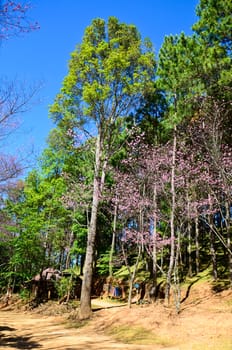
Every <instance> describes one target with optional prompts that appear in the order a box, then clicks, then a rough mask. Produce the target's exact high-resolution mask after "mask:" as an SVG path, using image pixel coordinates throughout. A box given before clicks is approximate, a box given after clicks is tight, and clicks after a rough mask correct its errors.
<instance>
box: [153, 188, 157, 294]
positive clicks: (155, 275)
mask: <svg viewBox="0 0 232 350" xmlns="http://www.w3.org/2000/svg"><path fill="white" fill-rule="evenodd" d="M153 206H154V214H153V221H154V229H153V253H152V258H153V287H155V288H156V287H157V188H156V184H155V185H154V192H153Z"/></svg>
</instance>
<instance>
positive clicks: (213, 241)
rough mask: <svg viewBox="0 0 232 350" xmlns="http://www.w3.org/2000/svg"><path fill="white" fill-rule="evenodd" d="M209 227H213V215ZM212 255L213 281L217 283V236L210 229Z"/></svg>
mask: <svg viewBox="0 0 232 350" xmlns="http://www.w3.org/2000/svg"><path fill="white" fill-rule="evenodd" d="M208 197H209V203H211V198H210V194H209V195H208ZM210 209H212V208H211V205H210ZM210 212H211V210H210ZM209 227H210V228H211V227H213V218H212V215H211V214H210V217H209ZM210 254H211V261H212V269H213V279H214V281H217V278H218V274H217V255H216V249H215V234H214V231H213V230H212V229H210Z"/></svg>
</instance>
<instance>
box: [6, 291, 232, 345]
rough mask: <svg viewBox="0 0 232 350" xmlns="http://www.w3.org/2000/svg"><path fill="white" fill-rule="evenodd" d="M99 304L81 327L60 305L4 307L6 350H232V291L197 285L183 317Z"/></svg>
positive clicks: (156, 307) (160, 308) (158, 308)
mask: <svg viewBox="0 0 232 350" xmlns="http://www.w3.org/2000/svg"><path fill="white" fill-rule="evenodd" d="M193 288H194V287H193ZM94 305H95V306H98V307H99V309H100V310H98V311H95V312H94V314H93V318H92V320H91V321H89V322H88V323H87V324H85V325H84V326H83V327H81V328H73V326H76V324H75V322H73V321H70V319H68V316H70V311H69V312H67V309H66V312H65V308H64V307H63V309H62V307H61V306H60V305H58V304H57V303H49V304H47V305H46V304H44V305H43V306H41V307H40V308H37V309H34V310H32V311H23V310H22V309H21V308H20V309H18V310H17V309H16V307H13V305H11V306H10V307H7V308H1V309H0V349H1V350H5V349H46V350H85V349H89V350H91V349H94V350H108V349H123V350H128V349H133V350H139V349H141V350H142V349H144V350H149V349H153V350H161V349H166V350H191V349H192V350H198V349H199V350H200V349H204V350H207V349H211V350H212V349H213V350H232V291H231V290H230V291H229V290H227V291H224V292H221V293H217V294H216V295H215V294H213V293H212V292H211V291H210V289H209V288H208V287H204V288H202V287H196V288H195V290H194V292H193V293H192V294H191V295H190V296H188V298H187V299H186V300H185V302H184V303H183V304H182V310H181V312H180V314H179V315H177V314H176V312H175V309H171V308H166V307H164V305H163V304H161V303H158V304H153V305H150V304H148V305H147V304H146V305H133V306H132V308H131V309H128V307H127V306H120V307H119V306H118V304H116V303H111V302H108V301H107V302H106V301H102V300H94ZM70 326H72V328H70ZM130 334H131V336H130ZM128 343H130V344H128ZM131 343H132V344H131Z"/></svg>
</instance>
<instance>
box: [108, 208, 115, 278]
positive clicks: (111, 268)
mask: <svg viewBox="0 0 232 350" xmlns="http://www.w3.org/2000/svg"><path fill="white" fill-rule="evenodd" d="M116 224H117V203H115V207H114V221H113V235H112V242H111V248H110V256H109V277H112V276H113V256H114V249H115V239H116Z"/></svg>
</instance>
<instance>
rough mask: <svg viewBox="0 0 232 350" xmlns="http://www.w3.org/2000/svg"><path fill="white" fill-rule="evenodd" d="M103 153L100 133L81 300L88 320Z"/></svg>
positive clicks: (81, 317) (82, 311)
mask: <svg viewBox="0 0 232 350" xmlns="http://www.w3.org/2000/svg"><path fill="white" fill-rule="evenodd" d="M101 153H102V143H101V134H100V133H99V135H98V137H97V140H96V151H95V171H94V181H93V200H92V208H91V218H90V225H89V228H88V240H87V249H86V255H85V264H84V274H83V281H82V288H81V299H80V309H79V318H80V319H88V318H90V317H91V315H92V310H91V287H92V278H93V262H94V248H95V237H96V228H97V212H98V205H99V198H100V188H101V187H102V184H101V181H99V178H100V166H101Z"/></svg>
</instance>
